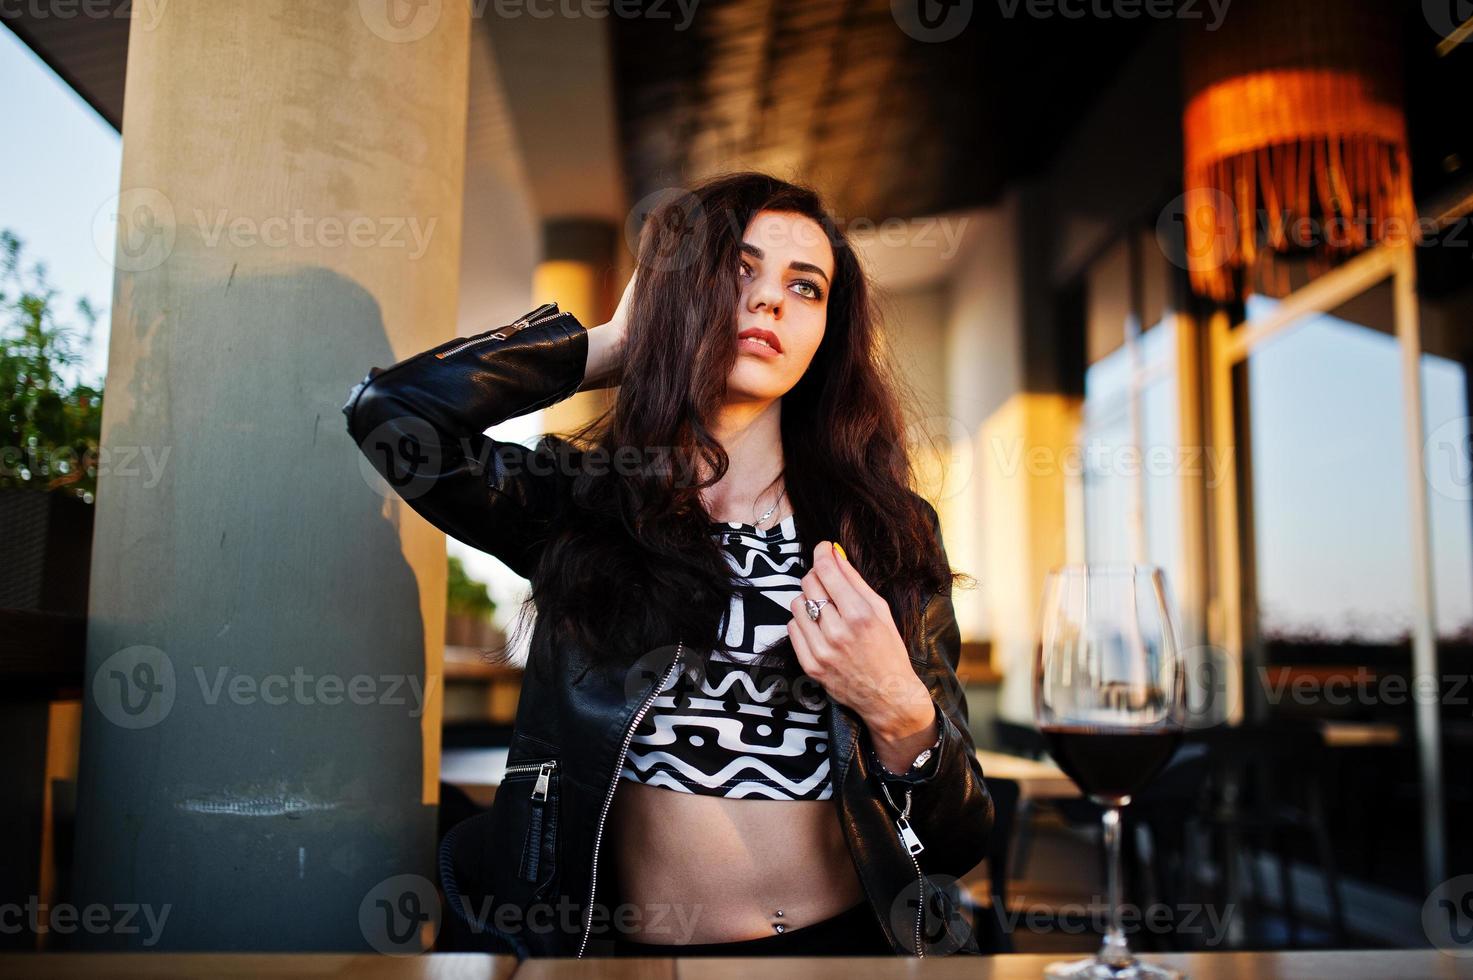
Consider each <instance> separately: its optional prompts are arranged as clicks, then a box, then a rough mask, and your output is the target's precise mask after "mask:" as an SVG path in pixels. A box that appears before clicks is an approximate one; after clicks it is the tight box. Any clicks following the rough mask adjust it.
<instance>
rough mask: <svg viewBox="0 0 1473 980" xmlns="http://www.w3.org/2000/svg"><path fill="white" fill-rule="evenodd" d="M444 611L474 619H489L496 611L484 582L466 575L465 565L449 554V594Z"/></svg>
mask: <svg viewBox="0 0 1473 980" xmlns="http://www.w3.org/2000/svg"><path fill="white" fill-rule="evenodd" d="M446 611H447V612H450V613H453V614H456V615H460V616H470V617H473V618H475V619H490V618H491V616H492V614H493V613H495V612H496V603H495V602H494V601H493V600H492V598H491V594H490V593H489V592H487V591H486V583H484V582H477V581H476V580H475V579H473V578H471V577H470V576H469V575H467V574H466V571H465V565H463V564H462V563H461V561H460V559H459V558H456V557H455V556H454V555H451V556H450V595H449V597H448V600H447V602H446Z"/></svg>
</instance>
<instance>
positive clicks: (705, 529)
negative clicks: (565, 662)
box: [523, 172, 966, 668]
mask: <svg viewBox="0 0 1473 980" xmlns="http://www.w3.org/2000/svg"><path fill="white" fill-rule="evenodd" d="M760 211H776V212H782V213H789V214H796V215H803V216H806V217H808V218H811V219H812V220H813V221H814V222H816V223H817V224H818V225H819V226H820V227H821V228H822V229H823V230H824V232H825V233H826V234H827V235H828V237H829V242H830V244H831V246H832V248H833V253H834V260H835V274H834V279H833V282H832V284H831V286H830V292H829V303H828V311H827V326H826V328H825V332H824V336H823V340H822V342H821V343H820V345H819V347H818V350H817V352H816V353H815V354H814V357H813V361H812V363H811V364H810V365H809V367H808V369H807V371H806V372H805V373H804V375H803V376H802V378H801V379H799V381H798V382H797V384H795V385H794V386H793V388H792V389H791V390H789V391H788V392H787V393H786V394H785V395H784V396H783V406H782V421H781V431H782V447H783V459H784V464H783V466H784V471H783V473H782V476H781V479H783V480H784V481H785V483H786V487H787V499H788V500H789V501H790V502H791V504H792V507H793V512H794V516H795V523H796V527H797V530H798V534H799V538H800V540H801V541H802V542H803V553H804V556H805V565H806V564H809V563H810V562H811V556H812V554H813V548H814V547H815V546H816V544H817V542H819V541H824V540H834V541H838V542H839V543H841V544H842V545H843V546H844V550H845V552H846V554H847V555H848V556H849V558H850V560H851V561H852V563H853V564H854V566H855V568H856V569H857V570H858V572H859V573H860V575H861V576H863V578H864V580H865V581H866V582H868V583H869V584H870V586H871V587H872V588H873V589H875V591H876V592H877V593H878V594H880V595H881V596H883V597H885V599H886V600H887V602H888V603H889V605H890V609H891V613H892V615H893V616H894V617H895V622H896V625H897V627H898V628H899V630H900V633H901V636H903V637H905V638H907V642H908V643H910V644H911V649H912V651H913V652H915V651H916V649H917V647H916V646H915V644H916V642H917V640H918V629H919V620H920V612H921V609H922V606H923V605H924V603H925V600H926V599H927V598H929V597H930V596H931V595H932V594H934V593H936V592H937V591H939V590H941V589H943V588H949V587H950V586H951V584H952V580H953V578H954V575H953V573H952V571H951V569H950V568H949V566H948V565H947V563H946V562H945V561H943V560H940V557H939V552H938V550H937V548H936V534H935V531H934V530H933V517H932V515H933V514H934V510H933V509H932V507H931V505H930V504H929V503H928V502H926V501H925V500H924V498H922V497H921V496H920V495H919V494H918V493H917V492H916V491H915V490H914V489H913V486H914V482H915V480H914V473H913V467H912V463H911V460H910V457H909V453H908V451H907V446H906V432H905V429H906V423H905V419H904V415H903V412H902V407H901V406H902V396H901V392H902V391H907V393H908V394H909V392H908V389H907V387H906V385H905V384H904V383H903V381H902V380H901V379H900V377H899V375H898V373H897V372H895V371H894V370H893V358H892V357H891V355H890V351H889V348H888V344H887V343H886V342H885V339H884V337H883V336H882V332H881V326H880V319H879V316H878V314H877V311H876V307H875V300H874V291H873V289H872V288H871V285H870V284H869V282H868V280H867V278H866V276H865V273H864V270H863V269H862V268H861V267H860V262H859V259H858V257H857V256H856V255H855V252H854V249H853V248H852V247H851V245H850V242H849V240H848V238H847V237H846V236H845V234H844V232H843V231H842V230H841V229H840V228H839V227H838V225H837V223H836V222H835V220H834V219H833V217H832V216H831V215H830V213H829V211H828V209H827V208H826V207H825V206H824V203H823V201H822V200H821V198H820V197H819V195H818V194H817V193H816V192H814V191H813V190H811V189H810V188H807V187H803V186H799V185H796V184H793V183H790V182H788V181H784V180H781V179H778V178H777V177H773V176H770V175H767V174H761V173H751V172H743V173H733V174H727V175H722V176H718V177H715V178H712V179H709V180H707V181H705V182H703V183H701V184H699V185H697V186H695V187H693V188H691V189H689V190H688V191H685V192H681V193H678V194H675V195H673V196H672V197H671V198H670V199H668V200H667V201H666V202H665V203H664V204H663V205H662V206H660V207H659V208H657V209H656V210H654V211H652V212H651V214H650V215H649V217H648V219H647V220H646V222H645V225H644V227H643V229H642V231H641V236H640V246H639V254H638V256H637V262H638V267H639V278H638V282H637V283H636V285H635V289H634V293H633V295H632V297H631V300H630V309H629V320H628V333H627V339H626V341H625V354H624V361H623V374H622V382H621V384H620V386H619V388H618V389H617V393H616V396H615V399H614V402H613V404H612V406H611V407H610V408H609V409H608V410H607V411H606V412H604V413H603V414H602V415H601V416H600V417H598V418H596V419H594V420H593V421H592V422H590V423H588V424H587V425H585V426H584V427H582V428H581V429H579V430H578V431H577V432H575V433H572V434H570V435H569V436H568V437H567V438H566V440H565V441H566V442H569V443H571V444H572V447H571V448H572V452H573V454H574V456H575V457H576V458H599V459H602V460H615V459H618V458H619V457H618V453H619V451H620V449H621V448H622V449H624V450H625V452H626V454H627V453H629V450H630V448H631V447H632V448H633V449H634V450H636V451H637V452H636V453H634V454H633V455H626V457H625V458H626V459H633V458H634V457H635V456H637V457H638V458H639V459H640V460H641V461H642V463H641V465H639V466H638V467H633V468H631V467H613V466H601V467H597V468H595V467H587V468H586V470H585V469H584V468H581V467H578V466H574V467H573V472H574V474H575V475H574V476H573V478H572V480H571V486H570V490H569V497H568V503H569V506H568V507H567V508H566V509H565V513H566V517H567V519H566V520H563V521H560V522H559V525H558V527H556V528H555V529H553V530H552V532H551V533H550V537H549V538H548V540H547V541H546V547H545V548H544V549H543V552H542V557H541V559H540V562H539V564H538V566H537V568H536V569H535V571H534V573H533V575H532V577H531V581H532V592H531V595H530V596H529V597H528V599H527V602H526V604H525V605H524V607H523V613H524V618H525V613H526V612H527V607H535V619H536V621H537V624H538V628H537V629H536V630H535V632H534V634H533V637H532V643H531V650H530V654H529V661H530V663H531V666H532V667H534V668H535V667H537V665H538V663H539V662H540V661H543V660H545V659H547V658H549V657H552V656H555V655H556V654H555V653H554V651H558V650H564V651H565V650H568V649H581V650H582V651H583V652H584V655H585V656H586V657H587V658H588V664H589V665H591V664H593V663H618V664H623V665H632V664H633V663H634V662H636V661H637V660H638V659H639V658H640V657H641V656H642V655H643V654H645V653H647V652H649V651H651V650H654V649H656V648H661V647H671V646H674V645H675V643H676V642H677V640H682V639H683V640H684V641H685V644H686V646H687V649H688V650H689V651H690V652H691V654H693V655H694V656H687V658H686V662H687V663H688V664H690V663H692V662H693V660H698V661H699V662H701V663H704V658H705V657H706V656H707V655H709V652H710V646H709V645H710V644H711V643H714V642H715V640H714V639H713V638H715V637H717V635H718V631H719V628H720V621H721V617H722V614H723V613H724V612H725V610H726V609H727V608H728V607H729V605H730V602H731V599H732V597H733V592H734V589H733V583H732V578H731V569H730V566H729V565H728V564H727V561H726V559H725V557H724V556H723V554H722V552H721V549H720V543H719V535H716V534H713V533H712V529H711V525H710V522H711V520H712V518H711V515H710V514H709V512H708V511H707V510H706V508H705V505H704V503H703V502H702V500H701V494H700V491H701V490H702V489H703V488H705V487H707V486H711V485H712V484H714V483H716V482H717V481H718V480H720V478H721V476H722V475H723V474H724V473H725V472H726V470H727V467H728V465H729V461H728V457H727V454H726V452H725V450H724V449H723V448H722V446H721V445H720V443H719V442H718V441H717V440H716V439H715V438H714V437H713V436H712V433H711V429H710V427H709V424H708V423H709V420H711V419H712V418H714V417H715V415H716V413H717V411H718V410H719V409H720V407H721V404H722V398H723V397H724V394H725V390H726V384H727V378H728V376H729V375H730V373H731V371H732V368H733V366H734V364H735V362H736V358H737V356H738V353H737V337H736V334H737V330H736V316H737V306H738V303H739V301H740V297H741V286H740V283H739V281H738V276H737V270H738V268H739V265H740V258H739V255H740V253H739V246H740V244H741V240H742V235H743V233H744V231H745V230H746V227H747V225H748V223H749V222H750V221H751V219H752V218H753V216H755V215H756V214H757V213H758V212H760ZM547 438H549V439H552V440H556V439H558V438H559V437H556V436H549V437H547ZM591 450H598V451H599V454H598V456H597V457H593V456H591V455H590V451H591ZM697 460H703V461H704V462H705V464H706V469H705V470H704V471H705V472H708V473H709V476H708V477H707V478H706V479H705V480H704V481H701V480H698V479H697V477H696V474H698V473H700V472H702V471H703V470H702V468H701V467H699V466H697ZM955 577H966V576H961V575H960V573H957V574H956V576H955ZM769 654H770V657H769V660H768V662H769V663H776V662H778V661H779V660H781V659H784V658H791V657H793V656H795V655H796V654H795V652H794V651H793V649H792V643H791V641H790V640H787V639H784V640H783V641H781V642H780V643H779V644H777V645H776V646H775V647H773V648H771V650H770V651H769Z"/></svg>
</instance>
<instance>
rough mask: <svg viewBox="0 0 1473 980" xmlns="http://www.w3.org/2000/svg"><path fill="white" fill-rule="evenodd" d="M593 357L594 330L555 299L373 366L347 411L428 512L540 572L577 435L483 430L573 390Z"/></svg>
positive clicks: (438, 523) (407, 495)
mask: <svg viewBox="0 0 1473 980" xmlns="http://www.w3.org/2000/svg"><path fill="white" fill-rule="evenodd" d="M587 359H588V332H587V330H586V329H585V328H584V327H583V325H582V324H581V323H579V322H578V320H577V319H576V318H575V317H574V316H573V315H572V314H570V313H560V312H559V311H558V309H557V304H555V303H548V304H545V305H544V306H541V307H538V308H537V309H536V310H532V311H530V312H528V313H527V314H525V315H524V316H522V317H521V318H519V319H518V320H516V321H515V322H513V323H511V324H508V325H506V326H504V327H498V328H495V329H493V330H487V331H485V332H484V333H480V334H476V335H475V336H473V337H468V338H467V337H456V338H454V339H452V340H448V341H446V342H445V343H443V344H440V345H438V346H436V347H433V348H431V349H430V350H427V351H424V352H422V353H420V354H416V355H414V356H413V357H410V358H407V359H405V360H402V361H400V362H398V363H397V364H394V365H393V366H391V367H388V368H377V367H376V368H372V369H371V370H370V371H369V372H368V375H367V376H366V377H365V378H364V379H363V380H362V381H361V382H359V383H358V384H357V385H354V386H353V388H352V390H351V391H350V392H349V393H348V400H347V403H346V404H344V405H343V414H344V415H345V416H347V424H348V432H349V434H350V435H352V437H353V439H354V441H355V442H357V443H358V448H359V449H360V450H361V451H362V452H363V454H364V456H366V457H367V458H368V460H369V462H370V463H371V464H372V466H373V468H374V470H375V471H377V472H378V473H379V475H380V476H382V477H384V479H386V480H387V481H388V482H389V485H390V486H391V487H393V489H394V491H395V492H396V493H397V494H398V495H399V496H400V497H402V498H403V499H404V500H405V502H407V503H408V504H409V505H410V506H411V507H413V508H414V510H415V511H416V512H418V513H419V514H420V515H421V516H422V517H424V519H425V520H427V521H429V522H430V523H431V524H433V525H434V526H435V527H437V528H439V529H440V530H441V531H444V532H445V533H446V534H448V535H450V536H451V537H454V538H456V539H458V540H460V541H463V542H465V543H466V544H468V545H470V546H471V547H473V548H478V549H480V550H482V551H485V552H487V553H488V554H491V555H494V556H496V557H497V558H499V559H501V561H502V562H504V563H505V564H506V565H507V566H508V567H509V568H511V569H512V570H513V571H515V572H516V573H517V574H519V575H522V576H523V577H528V576H530V574H531V571H532V569H533V568H534V567H535V564H536V556H537V545H538V544H539V543H540V542H541V540H542V539H543V533H542V532H544V531H545V530H546V527H547V525H548V522H549V520H550V519H551V517H552V512H553V508H554V506H555V503H556V501H557V500H558V497H559V494H560V492H561V486H562V484H563V481H561V480H560V475H561V473H562V471H563V470H565V469H567V467H568V466H569V465H570V464H569V458H568V456H567V455H566V453H564V452H563V450H564V449H566V447H567V444H566V443H564V442H563V441H562V440H559V439H558V438H557V437H556V436H543V437H542V439H541V440H540V442H539V443H538V444H537V447H536V448H535V449H528V448H526V447H525V446H522V445H520V444H518V443H514V442H504V441H501V440H497V439H492V438H490V437H488V436H486V435H484V434H483V433H484V432H485V430H486V429H488V428H490V427H491V426H493V425H496V424H497V423H499V422H503V421H505V420H507V419H510V418H515V417H517V416H520V415H525V414H527V413H528V412H532V411H535V410H537V409H539V408H542V407H544V406H546V405H550V404H552V403H554V402H557V401H560V400H562V399H564V398H567V397H568V396H570V395H572V394H573V393H574V392H575V391H577V390H578V388H579V386H580V385H581V384H582V383H583V378H584V372H585V370H586V367H587Z"/></svg>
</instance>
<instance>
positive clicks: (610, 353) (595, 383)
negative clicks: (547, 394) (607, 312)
mask: <svg viewBox="0 0 1473 980" xmlns="http://www.w3.org/2000/svg"><path fill="white" fill-rule="evenodd" d="M638 278H639V270H638V269H636V270H635V271H634V275H632V276H630V277H629V283H628V285H626V286H625V287H624V295H623V296H621V297H620V298H619V306H618V308H617V309H615V310H614V315H613V317H611V318H610V319H609V321H608V322H607V323H602V324H599V325H598V326H596V327H594V328H593V329H591V330H590V331H589V332H588V363H587V366H586V367H585V368H584V371H583V383H582V384H581V385H579V386H578V390H579V391H591V390H593V389H595V388H612V387H614V386H615V385H617V384H619V383H620V382H621V381H622V380H623V378H624V341H625V338H626V337H627V335H628V333H629V306H630V303H631V300H632V297H633V296H634V283H635V280H637V279H638Z"/></svg>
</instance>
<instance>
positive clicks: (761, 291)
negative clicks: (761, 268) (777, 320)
mask: <svg viewBox="0 0 1473 980" xmlns="http://www.w3.org/2000/svg"><path fill="white" fill-rule="evenodd" d="M782 303H783V292H782V288H781V285H780V284H778V283H774V282H771V281H769V280H767V279H759V280H758V281H756V282H754V283H752V291H751V293H750V294H749V296H748V302H747V305H748V308H749V309H750V310H751V311H752V312H753V313H755V312H757V311H758V310H760V309H762V308H764V307H765V308H766V309H767V311H768V312H769V313H771V314H772V315H773V316H775V317H778V316H782Z"/></svg>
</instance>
